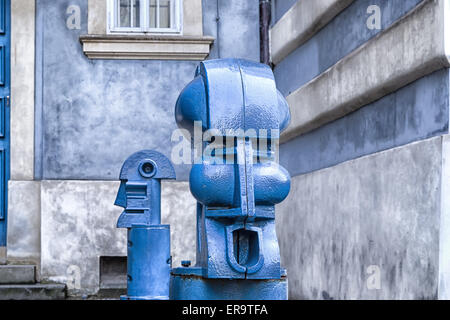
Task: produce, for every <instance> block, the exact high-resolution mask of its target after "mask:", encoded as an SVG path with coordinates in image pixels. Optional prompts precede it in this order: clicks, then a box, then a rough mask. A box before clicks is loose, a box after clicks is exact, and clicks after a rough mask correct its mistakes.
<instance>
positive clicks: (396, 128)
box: [280, 69, 450, 176]
mask: <svg viewBox="0 0 450 320" xmlns="http://www.w3.org/2000/svg"><path fill="white" fill-rule="evenodd" d="M449 76H450V73H449V69H443V70H440V71H437V72H435V73H433V74H431V75H429V76H426V77H424V78H421V79H419V80H417V81H415V82H413V83H412V84H410V85H408V86H406V87H403V88H401V89H400V90H398V91H396V92H394V93H392V94H390V95H387V96H385V97H383V98H382V99H380V100H378V101H375V102H374V103H371V104H369V105H367V106H365V107H363V108H360V109H358V110H357V111H355V112H353V113H351V114H349V115H347V116H346V117H343V118H340V119H338V120H336V121H333V122H331V123H328V124H326V125H324V126H322V127H320V128H318V129H316V130H313V131H311V132H308V133H306V134H304V135H301V136H299V137H296V138H294V139H292V140H290V141H288V142H287V143H284V144H282V145H281V146H280V162H281V164H282V165H283V166H284V167H285V168H286V169H288V171H289V173H290V174H291V176H296V175H299V174H304V173H308V172H311V171H315V170H319V169H323V168H326V167H330V166H333V165H336V164H338V163H341V162H344V161H347V160H351V159H354V158H358V157H361V156H364V155H368V154H371V153H375V152H379V151H382V150H386V149H389V148H393V147H397V146H401V145H404V144H407V143H411V142H413V141H417V140H421V139H426V138H430V137H433V136H437V135H442V134H445V133H447V132H448V121H449V111H448V110H449V107H450V101H449V88H450V84H449Z"/></svg>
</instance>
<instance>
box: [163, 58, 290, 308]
mask: <svg viewBox="0 0 450 320" xmlns="http://www.w3.org/2000/svg"><path fill="white" fill-rule="evenodd" d="M175 113H176V120H177V123H178V125H179V126H180V127H182V128H184V129H187V130H189V131H190V132H191V134H194V125H195V123H196V122H197V123H198V124H201V126H202V130H203V131H204V132H208V130H209V131H210V132H212V135H214V139H213V141H214V142H217V141H231V143H229V144H228V145H227V144H225V146H223V148H215V150H214V151H213V152H211V153H208V152H206V153H205V152H204V154H203V157H202V161H201V163H199V164H194V165H193V167H192V170H191V174H190V189H191V192H192V194H193V195H194V197H195V198H196V199H197V201H198V206H197V264H196V266H195V267H192V268H178V269H175V270H174V271H173V279H172V290H171V296H172V298H174V299H194V298H198V299H215V298H216V299H245V298H247V299H285V298H287V291H286V279H285V277H284V274H285V271H284V270H283V269H281V267H280V253H279V247H278V241H277V237H276V233H275V204H277V203H280V202H281V201H283V200H284V199H285V198H286V196H287V195H288V193H289V189H290V176H289V173H288V172H287V171H286V170H285V169H284V168H282V167H281V166H280V165H278V163H277V162H276V152H277V150H276V146H277V142H278V139H279V134H280V132H281V131H282V130H283V129H285V128H286V127H287V125H288V123H289V120H290V113H289V107H288V105H287V102H286V100H285V99H284V97H283V96H282V95H281V94H280V93H279V92H278V90H277V89H276V86H275V81H274V78H273V73H272V70H271V69H270V68H269V67H268V66H266V65H263V64H259V63H253V62H249V61H245V60H236V59H224V60H211V61H207V62H203V63H201V64H200V67H199V68H198V69H197V72H196V76H195V79H194V80H193V81H192V82H191V83H190V84H189V85H188V86H187V87H186V88H185V89H184V90H183V92H182V93H181V94H180V97H179V98H178V101H177V105H176V112H175ZM210 145H211V141H209V142H208V141H206V142H205V143H204V146H203V147H204V149H205V150H208V147H209V146H210ZM216 145H217V144H216ZM227 160H228V161H227ZM217 279H235V280H240V281H234V282H230V281H225V282H222V281H217ZM244 279H245V281H244ZM252 280H253V281H252ZM262 280H273V281H272V282H269V283H270V285H268V282H267V281H262ZM194 283H195V284H194ZM268 286H269V288H267V287H268ZM246 287H251V288H252V290H251V292H248V295H245V293H244V292H246V291H247V290H245V288H246ZM219 288H222V290H218V289H219ZM227 288H229V289H230V290H227Z"/></svg>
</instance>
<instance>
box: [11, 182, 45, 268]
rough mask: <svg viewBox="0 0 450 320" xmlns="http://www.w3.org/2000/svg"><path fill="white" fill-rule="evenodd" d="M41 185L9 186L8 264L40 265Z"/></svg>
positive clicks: (31, 183) (16, 183)
mask: <svg viewBox="0 0 450 320" xmlns="http://www.w3.org/2000/svg"><path fill="white" fill-rule="evenodd" d="M40 200H41V184H40V182H39V181H14V180H10V181H9V183H8V260H9V261H13V262H14V261H20V262H32V263H39V261H40V254H41V201H40Z"/></svg>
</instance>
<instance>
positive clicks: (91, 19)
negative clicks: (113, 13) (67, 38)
mask: <svg viewBox="0 0 450 320" xmlns="http://www.w3.org/2000/svg"><path fill="white" fill-rule="evenodd" d="M107 2H108V1H98V0H88V26H87V30H88V33H89V34H106V28H107V20H106V19H107Z"/></svg>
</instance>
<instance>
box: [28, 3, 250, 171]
mask: <svg viewBox="0 0 450 320" xmlns="http://www.w3.org/2000/svg"><path fill="white" fill-rule="evenodd" d="M206 3H207V4H206ZM215 3H216V2H215V1H204V8H203V18H204V30H205V35H212V36H215V37H216V36H217V32H216V31H217V26H216V16H217V7H216V5H215ZM257 4H258V1H257V0H252V1H240V0H232V1H220V2H219V15H220V20H219V36H218V39H217V40H216V41H217V43H218V45H219V46H220V57H222V58H224V57H240V58H247V59H251V60H259V34H258V32H259V30H258V18H257V17H258V14H259V13H258V5H257ZM69 5H79V6H80V8H81V17H82V18H81V30H68V29H67V27H66V19H67V15H66V9H67V7H68V6H69ZM86 33H87V0H61V1H50V0H37V27H36V34H37V40H36V43H37V46H36V52H37V57H36V61H37V62H36V65H37V70H36V71H37V72H36V74H37V77H36V91H37V92H36V137H35V140H36V150H35V154H36V160H35V168H36V171H35V176H36V178H37V179H78V180H80V179H90V180H91V179H93V180H116V179H117V178H118V174H119V170H120V167H121V165H122V163H123V161H124V160H125V159H126V158H127V157H128V156H129V155H130V154H132V153H134V152H136V151H139V150H142V149H154V150H157V151H160V152H162V153H164V154H166V155H167V156H170V152H171V146H172V143H171V141H170V137H171V134H172V131H173V130H174V129H176V124H175V119H174V113H173V110H174V105H175V102H176V99H177V97H178V94H179V92H180V91H181V90H182V89H183V87H184V86H185V85H186V84H187V83H189V82H190V81H191V80H192V78H193V75H194V71H195V67H196V65H197V64H198V62H192V61H190V62H189V61H126V60H122V61H119V60H95V61H94V60H89V59H87V58H86V57H85V56H84V54H83V52H82V48H81V45H80V43H79V36H80V35H82V34H86ZM218 53H219V52H218V48H217V47H213V49H212V52H211V56H210V57H211V58H216V57H218ZM189 168H190V166H189V165H180V166H177V167H176V171H177V178H178V179H179V180H185V179H187V177H188V173H189Z"/></svg>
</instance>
